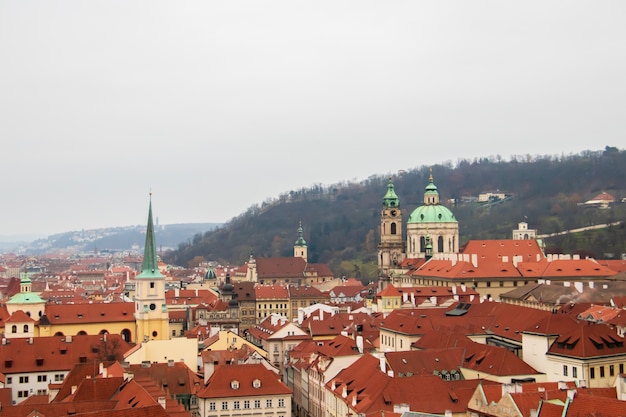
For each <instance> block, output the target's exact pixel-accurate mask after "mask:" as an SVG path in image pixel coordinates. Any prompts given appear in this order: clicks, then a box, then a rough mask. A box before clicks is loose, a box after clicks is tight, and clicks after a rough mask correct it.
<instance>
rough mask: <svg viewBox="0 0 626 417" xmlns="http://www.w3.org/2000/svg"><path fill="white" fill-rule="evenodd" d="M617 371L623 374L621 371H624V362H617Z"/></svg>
mask: <svg viewBox="0 0 626 417" xmlns="http://www.w3.org/2000/svg"><path fill="white" fill-rule="evenodd" d="M619 373H620V374H623V373H624V364H623V363H620V364H619Z"/></svg>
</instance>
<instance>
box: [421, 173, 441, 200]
mask: <svg viewBox="0 0 626 417" xmlns="http://www.w3.org/2000/svg"><path fill="white" fill-rule="evenodd" d="M435 193H436V194H439V191H437V186H436V185H435V183H434V182H433V169H432V168H431V169H430V177H428V185H427V186H426V191H425V192H424V194H435Z"/></svg>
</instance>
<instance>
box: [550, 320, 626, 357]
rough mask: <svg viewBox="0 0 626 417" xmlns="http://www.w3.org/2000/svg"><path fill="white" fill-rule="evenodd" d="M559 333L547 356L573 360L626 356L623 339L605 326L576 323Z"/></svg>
mask: <svg viewBox="0 0 626 417" xmlns="http://www.w3.org/2000/svg"><path fill="white" fill-rule="evenodd" d="M559 333H560V334H559V336H558V337H557V339H556V340H555V341H554V343H553V344H552V345H551V346H550V348H549V349H548V353H547V354H549V355H558V356H566V357H575V358H591V357H603V356H613V355H624V354H626V346H625V345H624V338H623V337H621V336H619V335H618V334H617V332H616V330H615V329H611V328H610V327H609V326H608V325H605V324H595V323H591V322H586V323H577V325H576V326H573V325H572V326H570V328H569V329H561V330H560V332H559Z"/></svg>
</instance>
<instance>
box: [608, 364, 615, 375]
mask: <svg viewBox="0 0 626 417" xmlns="http://www.w3.org/2000/svg"><path fill="white" fill-rule="evenodd" d="M614 375H615V365H609V376H614Z"/></svg>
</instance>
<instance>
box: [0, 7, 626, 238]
mask: <svg viewBox="0 0 626 417" xmlns="http://www.w3.org/2000/svg"><path fill="white" fill-rule="evenodd" d="M625 12H626V3H624V2H621V1H611V0H608V1H605V2H601V3H594V4H593V7H592V6H591V5H590V4H589V3H588V2H584V1H580V0H570V1H565V0H558V1H550V2H544V1H528V2H523V3H510V2H499V1H495V0H489V1H487V0H477V1H473V2H464V1H461V0H451V1H445V2H441V1H423V2H412V1H400V2H394V3H380V2H374V1H367V0H365V1H355V0H345V1H342V2H331V1H324V0H322V1H318V2H312V3H298V2H290V1H286V0H281V1H272V0H270V1H268V2H262V3H259V2H255V1H250V0H248V1H233V2H223V3H220V2H204V1H199V0H189V1H183V2H168V1H161V0H153V1H146V0H136V1H133V2H120V1H115V0H113V1H110V0H107V1H103V0H92V1H89V2H84V1H79V0H68V1H58V0H46V1H44V0H34V1H30V2H23V1H18V0H7V1H3V2H0V55H1V56H2V57H3V65H2V66H0V91H2V94H1V95H0V137H2V139H3V151H4V152H3V156H4V158H3V162H2V164H0V178H1V179H2V185H3V187H2V190H3V196H4V200H3V204H2V215H0V236H10V235H32V234H37V235H38V234H43V235H51V234H55V233H61V232H65V231H70V230H82V229H96V228H103V227H116V226H124V225H135V224H144V223H145V219H146V214H147V209H148V201H149V194H150V193H151V192H152V203H153V209H154V213H155V216H158V217H159V219H160V222H161V223H162V224H173V223H224V222H227V221H228V220H230V219H231V218H233V217H235V216H237V215H239V214H241V213H243V212H244V211H245V210H246V209H247V208H249V207H250V206H252V205H254V204H261V203H262V202H263V201H264V200H267V199H273V198H276V197H278V196H279V195H280V194H281V193H284V192H289V191H290V190H297V189H301V188H307V187H310V186H312V185H315V184H323V185H331V184H336V183H340V182H343V181H360V180H364V179H366V178H368V177H370V176H372V175H388V174H391V173H396V172H398V171H400V170H410V169H413V168H416V167H419V166H422V165H426V166H428V165H435V164H440V163H444V162H446V161H452V162H456V161H458V160H459V159H470V160H471V159H473V158H477V157H489V156H495V155H501V156H502V158H504V159H509V158H510V156H511V155H526V154H530V155H561V154H566V155H569V154H577V153H580V152H581V151H584V150H601V149H604V147H605V146H607V145H608V146H617V147H620V144H622V143H624V137H626V124H624V123H623V115H624V114H626V77H624V76H623V74H624V73H626V51H625V50H624V49H625V48H623V45H622V44H623V39H626V25H624V24H623V19H622V17H623V16H624V15H625V14H626V13H625ZM595 144H597V145H595Z"/></svg>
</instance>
